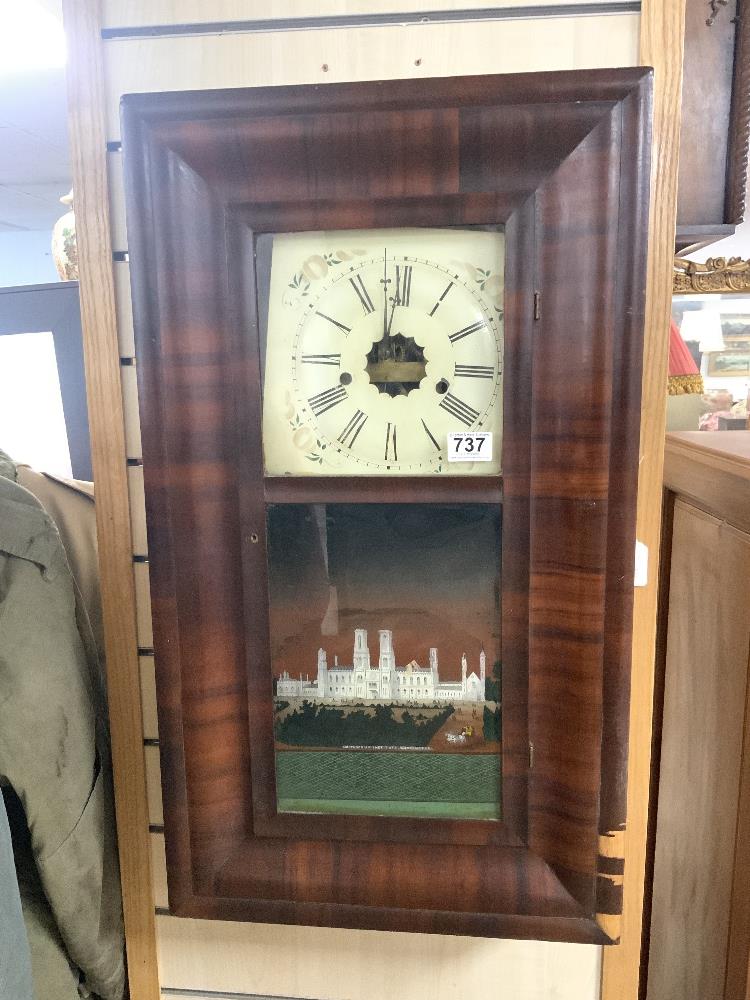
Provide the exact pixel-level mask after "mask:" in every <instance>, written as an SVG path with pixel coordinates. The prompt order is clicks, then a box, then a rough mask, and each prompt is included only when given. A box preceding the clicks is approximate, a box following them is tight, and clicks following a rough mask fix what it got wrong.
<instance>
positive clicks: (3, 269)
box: [0, 207, 65, 288]
mask: <svg viewBox="0 0 750 1000" xmlns="http://www.w3.org/2000/svg"><path fill="white" fill-rule="evenodd" d="M64 211H65V209H64V208H62V207H61V209H60V214H61V215H62V214H63V212H64ZM51 240H52V234H51V233H50V232H48V231H47V230H39V231H38V230H22V231H19V232H0V288H9V287H12V286H14V285H43V284H48V283H50V282H52V281H59V280H60V279H59V277H58V275H57V271H56V270H55V265H54V263H53V261H52V250H51V248H50V243H51Z"/></svg>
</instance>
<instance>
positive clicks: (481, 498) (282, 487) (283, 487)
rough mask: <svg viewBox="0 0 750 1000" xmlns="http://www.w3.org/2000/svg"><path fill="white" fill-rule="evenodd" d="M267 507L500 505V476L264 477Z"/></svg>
mask: <svg viewBox="0 0 750 1000" xmlns="http://www.w3.org/2000/svg"><path fill="white" fill-rule="evenodd" d="M263 493H264V497H265V500H266V503H440V502H441V501H442V502H445V501H455V500H456V498H458V497H460V498H461V499H462V500H464V501H466V503H497V504H499V503H502V499H503V481H502V477H501V476H482V477H481V479H480V478H476V479H474V478H472V477H470V476H441V477H440V478H439V479H436V478H434V477H427V476H400V477H399V478H397V479H396V478H389V477H387V476H353V477H346V478H342V477H339V476H310V477H309V478H304V477H296V476H295V477H294V478H292V477H289V478H285V477H283V476H266V477H265V478H264V480H263Z"/></svg>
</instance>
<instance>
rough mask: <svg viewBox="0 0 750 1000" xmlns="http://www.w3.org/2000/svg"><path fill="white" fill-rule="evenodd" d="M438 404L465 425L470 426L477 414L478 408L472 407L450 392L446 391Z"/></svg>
mask: <svg viewBox="0 0 750 1000" xmlns="http://www.w3.org/2000/svg"><path fill="white" fill-rule="evenodd" d="M440 405H441V406H442V408H443V409H444V410H447V411H448V413H450V414H451V415H452V416H454V417H455V418H456V419H457V420H460V421H461V423H462V424H466V426H467V427H470V426H471V425H472V424H473V423H474V421H475V420H476V419H477V417H478V416H479V410H475V409H473V408H472V407H471V406H469V404H468V403H464V401H463V400H462V399H459V398H458V396H454V395H453V393H452V392H447V393H446V394H445V395H444V396H443V398H442V399H441V400H440Z"/></svg>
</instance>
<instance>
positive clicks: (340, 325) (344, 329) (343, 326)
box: [315, 309, 352, 335]
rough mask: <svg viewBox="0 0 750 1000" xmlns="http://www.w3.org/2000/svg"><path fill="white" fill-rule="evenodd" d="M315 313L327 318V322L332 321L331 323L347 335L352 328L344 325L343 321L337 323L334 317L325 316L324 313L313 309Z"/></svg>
mask: <svg viewBox="0 0 750 1000" xmlns="http://www.w3.org/2000/svg"><path fill="white" fill-rule="evenodd" d="M315 315H316V316H320V317H321V319H327V320H328V322H329V323H333V325H334V326H337V327H338V328H339V330H341V331H342V332H343V333H344V334H347V335H348V334H350V333H351V332H352V328H351V327H350V326H345V325H344V324H343V323H339V321H338V320H337V319H334V318H333V317H332V316H326V314H325V313H322V312H318V310H317V309H316V310H315Z"/></svg>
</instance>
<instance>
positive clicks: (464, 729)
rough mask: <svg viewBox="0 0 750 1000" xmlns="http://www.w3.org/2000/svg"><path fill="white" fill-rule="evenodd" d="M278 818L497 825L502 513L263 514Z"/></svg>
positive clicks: (492, 509)
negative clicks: (297, 815)
mask: <svg viewBox="0 0 750 1000" xmlns="http://www.w3.org/2000/svg"><path fill="white" fill-rule="evenodd" d="M268 521H269V525H268V527H269V585H270V622H271V655H272V670H273V686H274V722H275V748H276V782H277V795H278V808H279V810H280V811H282V812H330V813H354V814H364V815H392V816H432V817H438V816H439V817H449V818H450V817H453V818H473V819H488V820H493V819H498V818H499V817H500V774H501V767H500V760H501V758H500V751H501V739H500V737H501V734H500V680H501V677H500V670H501V668H500V662H499V656H500V609H499V595H500V511H499V509H498V508H497V507H496V506H494V505H490V504H461V505H457V504H456V505H453V504H437V505H435V504H431V505H426V504H357V505H347V504H326V505H323V504H315V505H302V504H289V505H286V504H285V505H278V506H273V507H271V508H269V514H268Z"/></svg>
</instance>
